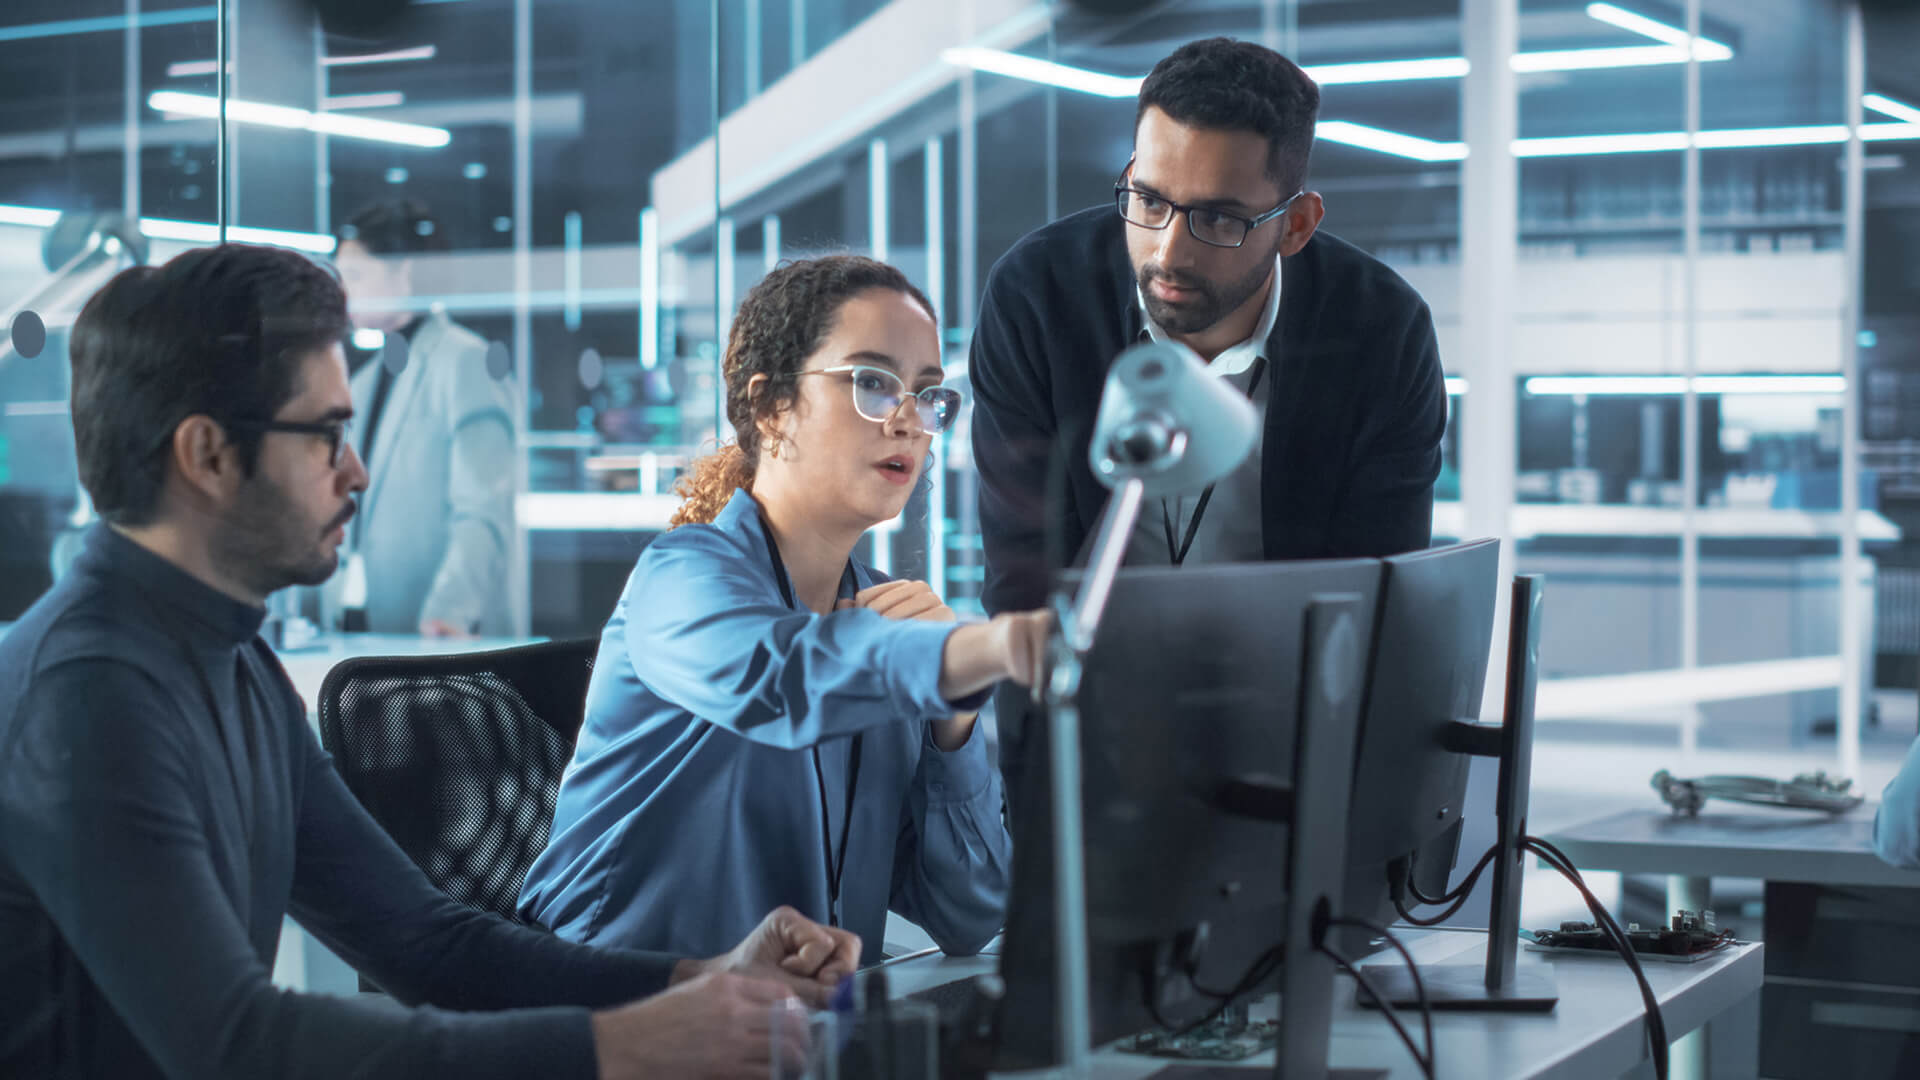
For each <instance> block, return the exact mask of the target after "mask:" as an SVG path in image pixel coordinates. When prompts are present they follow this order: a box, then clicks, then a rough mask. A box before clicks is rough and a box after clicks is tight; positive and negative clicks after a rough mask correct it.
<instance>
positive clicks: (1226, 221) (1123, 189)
mask: <svg viewBox="0 0 1920 1080" xmlns="http://www.w3.org/2000/svg"><path fill="white" fill-rule="evenodd" d="M1132 168H1133V166H1132V165H1131V164H1129V165H1128V166H1127V170H1128V172H1130V171H1131V170H1132ZM1127 175H1128V173H1127V172H1122V173H1121V174H1120V179H1118V180H1115V181H1114V182H1113V199H1114V203H1115V205H1116V206H1117V207H1118V208H1119V210H1120V216H1121V217H1123V218H1126V219H1127V224H1129V225H1138V226H1140V227H1141V228H1143V229H1164V228H1166V227H1167V226H1169V225H1171V224H1173V218H1174V215H1175V214H1185V215H1186V216H1187V230H1188V231H1189V232H1191V233H1193V238H1194V239H1195V240H1198V241H1200V242H1201V243H1203V244H1211V245H1213V246H1214V247H1223V248H1237V247H1239V246H1240V245H1241V244H1244V243H1246V242H1247V234H1248V233H1250V232H1252V231H1253V230H1254V228H1255V227H1256V226H1259V225H1264V224H1266V223H1267V222H1269V221H1272V220H1273V219H1274V218H1277V217H1279V216H1280V215H1281V214H1284V213H1286V212H1287V207H1289V206H1292V205H1293V201H1294V200H1295V199H1298V198H1299V197H1300V196H1302V195H1305V194H1306V193H1307V192H1306V189H1305V188H1302V189H1300V190H1299V191H1296V192H1294V193H1293V194H1292V195H1289V196H1287V198H1286V200H1285V201H1283V202H1282V203H1281V204H1280V205H1279V206H1276V207H1274V208H1273V209H1271V210H1268V211H1267V212H1265V213H1263V214H1258V215H1255V216H1254V217H1250V218H1246V217H1241V216H1240V215H1238V214H1229V213H1227V212H1226V211H1225V210H1217V209H1215V208H1213V207H1211V206H1183V205H1181V204H1180V203H1177V202H1173V201H1170V200H1168V199H1164V198H1161V197H1160V196H1158V195H1155V194H1154V193H1153V192H1151V191H1141V190H1140V189H1139V188H1136V187H1129V186H1127Z"/></svg>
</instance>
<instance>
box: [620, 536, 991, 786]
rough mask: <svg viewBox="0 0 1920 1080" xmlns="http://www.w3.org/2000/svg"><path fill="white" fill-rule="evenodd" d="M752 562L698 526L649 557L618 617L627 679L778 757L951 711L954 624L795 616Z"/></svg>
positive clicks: (657, 545)
mask: <svg viewBox="0 0 1920 1080" xmlns="http://www.w3.org/2000/svg"><path fill="white" fill-rule="evenodd" d="M755 557H756V553H754V552H750V551H748V550H746V549H744V548H742V547H741V546H740V545H739V543H738V542H736V541H735V540H734V539H732V538H730V537H728V536H726V535H725V534H723V533H721V532H720V531H719V530H717V529H714V528H711V527H708V526H699V525H689V526H684V527H682V528H679V529H676V530H674V531H673V532H671V533H668V534H667V535H666V536H663V537H661V538H660V539H658V540H656V541H654V542H653V544H652V545H651V546H650V547H648V548H647V550H646V553H645V554H644V555H642V556H641V558H640V564H639V566H637V567H636V568H635V569H634V574H633V578H632V580H631V581H629V582H628V584H627V590H626V593H625V594H624V595H623V596H622V597H621V598H620V611H618V612H616V618H620V619H622V620H623V621H624V626H623V628H622V637H623V639H624V644H625V646H626V651H627V658H628V660H629V662H630V663H631V664H632V665H633V670H634V674H635V675H636V676H637V677H638V678H639V679H640V681H641V682H643V683H645V684H646V686H647V688H648V689H650V690H651V691H652V692H653V693H655V694H657V695H658V696H659V697H661V698H663V699H664V700H666V701H669V702H672V703H673V704H674V705H677V706H679V707H680V708H682V709H685V710H687V711H688V712H690V713H692V714H693V715H695V716H698V717H700V718H701V719H702V720H706V721H708V722H710V723H713V724H718V725H720V726H721V727H725V728H727V729H729V730H731V731H734V732H736V733H738V734H740V735H742V736H745V737H746V738H748V739H752V740H753V741H755V742H758V743H762V744H765V745H768V746H776V747H781V748H783V749H802V748H805V747H808V746H812V745H814V744H816V743H819V742H821V741H823V740H825V739H828V738H832V737H835V736H841V735H852V734H854V733H855V732H857V731H859V730H861V729H862V728H866V727H873V726H878V725H880V724H884V723H889V722H899V721H902V720H911V719H918V720H927V719H931V718H933V717H937V716H942V715H946V714H950V713H952V712H954V711H956V708H958V706H957V705H956V703H953V702H949V701H946V700H944V699H943V698H941V696H940V689H939V687H940V662H941V654H942V652H943V651H944V650H945V648H946V642H947V637H948V635H950V634H952V633H953V631H954V629H955V628H956V625H957V624H954V623H937V622H916V621H904V622H903V621H898V620H892V619H887V618H885V617H883V616H881V615H877V614H875V613H874V612H871V611H866V610H849V611H836V612H833V613H832V614H828V615H817V614H814V613H812V612H809V611H794V610H792V609H790V608H788V607H787V606H786V605H785V604H784V603H782V602H781V601H780V600H779V598H778V593H777V592H776V591H775V586H774V583H773V571H772V567H771V565H770V564H764V565H761V564H756V562H755ZM759 558H762V559H764V555H763V554H762V555H759Z"/></svg>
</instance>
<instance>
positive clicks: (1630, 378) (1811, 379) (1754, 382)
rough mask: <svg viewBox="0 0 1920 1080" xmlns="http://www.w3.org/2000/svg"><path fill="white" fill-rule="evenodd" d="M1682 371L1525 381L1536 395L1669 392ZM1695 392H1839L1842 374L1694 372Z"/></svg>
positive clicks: (1681, 383) (1683, 382)
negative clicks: (1702, 373)
mask: <svg viewBox="0 0 1920 1080" xmlns="http://www.w3.org/2000/svg"><path fill="white" fill-rule="evenodd" d="M1686 386H1687V378H1686V376H1684V375H1536V376H1534V377H1532V378H1530V379H1528V380H1527V381H1526V383H1525V387H1526V392H1527V393H1529V394H1534V395H1537V396H1543V397H1544V396H1554V395H1561V396H1564V395H1569V394H1584V395H1586V396H1588V397H1599V396H1603V395H1604V396H1614V395H1632V396H1653V397H1658V396H1670V397H1677V396H1679V395H1681V394H1684V393H1686ZM1693 389H1694V392H1695V393H1698V394H1843V393H1846V390H1847V380H1846V376H1844V375H1696V376H1694V377H1693Z"/></svg>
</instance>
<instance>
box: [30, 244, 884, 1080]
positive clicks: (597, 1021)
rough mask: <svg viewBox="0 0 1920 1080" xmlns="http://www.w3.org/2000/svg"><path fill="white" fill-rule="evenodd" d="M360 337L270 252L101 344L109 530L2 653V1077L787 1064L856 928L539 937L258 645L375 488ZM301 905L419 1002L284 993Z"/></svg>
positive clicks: (185, 271) (120, 308)
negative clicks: (397, 809) (809, 1005)
mask: <svg viewBox="0 0 1920 1080" xmlns="http://www.w3.org/2000/svg"><path fill="white" fill-rule="evenodd" d="M347 325H348V324H347V315H346V304H345V298H344V296H343V295H342V293H341V290H340V287H339V285H338V284H337V283H336V282H335V281H334V280H333V278H331V277H330V276H329V275H328V274H327V273H326V272H325V271H323V270H321V269H320V268H319V267H317V266H315V265H314V264H313V263H311V262H309V261H308V260H306V259H305V258H304V257H302V256H300V255H297V254H295V253H292V252H288V251H282V250H278V249H272V248H260V247H248V246H242V245H224V246H221V247H216V248H207V249H202V250H198V251H194V252H190V253H188V254H186V255H182V256H180V257H179V258H177V259H174V260H173V261H172V262H169V263H167V264H166V265H164V266H161V267H158V268H152V267H139V268H135V269H132V270H128V271H126V272H124V273H122V274H121V275H119V276H118V277H116V278H115V279H114V280H113V281H111V282H110V283H108V285H107V286H106V287H105V288H104V289H102V290H101V291H100V293H99V294H97V295H96V296H95V297H94V298H93V299H92V300H91V301H90V302H89V303H88V304H87V307H86V309H85V310H84V311H83V312H82V313H81V315H80V318H79V321H78V322H77V323H76V324H75V327H74V332H73V342H72V349H71V355H72V364H73V400H72V416H73V424H74V435H75V441H76V445H77V448H78V455H79V463H80V474H81V478H82V481H83V482H84V484H85V485H86V487H87V491H88V493H89V495H91V497H92V499H93V503H94V507H95V509H96V510H97V511H98V512H99V514H100V516H101V518H102V519H103V520H104V524H102V525H100V526H97V527H96V528H95V529H94V531H93V532H92V534H91V535H90V536H89V537H88V538H87V544H86V550H85V552H84V553H83V554H82V556H81V557H80V559H79V560H78V561H77V562H76V564H75V565H74V567H73V569H72V571H71V572H70V573H69V574H68V575H67V577H66V578H65V579H63V580H62V581H61V582H60V583H59V584H58V585H57V586H56V587H55V588H54V589H53V590H52V591H51V592H49V593H48V594H47V595H46V596H45V597H43V598H42V599H41V600H40V601H39V602H38V603H36V604H35V605H34V606H33V607H32V608H31V609H29V610H28V612H27V613H26V614H25V615H24V616H23V617H22V618H21V620H20V621H19V622H18V623H17V624H15V625H14V626H13V628H12V629H11V631H10V632H9V633H8V635H7V636H6V637H5V639H4V640H0V1075H7V1076H57V1077H92V1076H102V1077H108V1076H110V1077H116V1078H119V1077H130V1076H133V1077H139V1076H166V1077H173V1078H176V1080H188V1078H192V1080H201V1078H222V1077H255V1076H273V1077H304V1076H312V1077H340V1076H357V1077H384V1076H392V1077H408V1078H413V1077H420V1076H462V1077H509V1076H542V1077H562V1076H565V1077H593V1076H600V1077H605V1078H615V1077H628V1076H641V1075H651V1076H668V1075H670V1076H742V1077H745V1076H765V1075H766V1074H767V1071H768V1062H769V1061H770V1059H771V1056H772V1055H773V1054H775V1053H781V1052H783V1051H786V1050H791V1049H793V1048H794V1045H795V1044H796V1042H797V1040H798V1038H799V1037H800V1034H799V1031H798V1027H797V1024H796V1025H785V1024H777V1023H776V1021H775V1019H774V1018H775V1016H776V1010H777V1008H778V1007H779V1006H780V1005H782V1003H783V1002H785V1001H786V1000H787V999H788V998H789V997H790V996H791V995H793V994H795V993H797V994H799V995H801V996H803V997H806V998H810V999H814V1000H818V999H819V998H820V997H821V996H822V995H823V994H824V993H825V992H826V991H827V990H828V988H830V987H831V986H833V985H834V984H836V983H837V982H838V981H839V979H840V978H841V977H842V976H843V975H844V974H846V973H847V972H849V971H851V970H852V967H853V965H854V964H855V963H856V962H857V959H856V958H857V957H858V956H859V948H860V946H859V942H858V940H857V939H856V938H855V937H854V936H853V935H851V934H847V933H845V932H843V931H837V930H829V929H826V928H823V927H820V926H818V925H816V924H814V923H812V922H809V921H808V920H806V919H804V918H802V917H800V916H799V915H798V914H796V913H794V912H792V911H791V910H785V909H783V910H780V911H776V912H774V913H773V914H772V915H770V916H769V917H768V918H767V920H766V921H765V922H764V923H762V924H761V926H760V927H759V928H758V929H757V930H755V931H754V933H753V934H751V935H750V936H749V937H748V938H747V940H746V941H744V942H742V943H741V944H740V946H739V947H737V948H736V949H734V950H733V951H732V952H730V953H728V954H726V955H725V956H721V957H716V958H713V959H710V960H693V959H683V958H675V957H670V956H664V955H659V954H650V953H638V952H628V951H623V950H597V949H590V948H585V947H580V946H576V945H572V944H569V943H566V942H563V941H560V940H558V939H556V938H553V937H551V936H549V935H546V934H542V933H540V932H538V931H535V930H531V929H528V928H525V927H520V926H515V925H513V924H511V923H508V922H506V921H505V920H502V919H499V918H497V917H494V916H491V915H488V914H484V913H481V912H478V911H475V910H473V909H470V908H467V907H464V906H463V905H461V904H458V903H456V902H454V901H453V900H451V899H449V898H447V897H446V896H445V895H444V894H442V893H440V892H439V891H437V890H436V889H434V888H433V886H432V885H431V884H430V883H429V882H428V881H427V879H426V878H425V876H424V875H423V874H421V872H420V871H419V870H418V869H417V868H416V867H415V866H414V865H413V864H412V863H411V862H410V861H409V860H408V859H407V858H406V856H405V855H404V854H403V853H402V852H401V851H400V849H399V848H398V847H397V846H396V845H395V844H394V843H393V842H392V840H391V839H389V838H388V837H387V836H386V834H385V833H384V832H382V831H381V830H380V828H379V826H378V825H376V824H375V823H374V821H373V820H372V819H371V818H370V817H369V816H367V814H366V813H365V811H364V810H363V809H362V808H361V807H360V805H359V804H358V803H357V802H356V801H355V800H354V798H353V796H352V795H351V794H349V793H348V792H347V790H346V788H345V786H344V785H343V784H342V783H341V781H340V778H339V776H338V774H337V773H336V772H335V771H334V770H333V768H332V766H331V764H330V762H329V759H328V758H327V756H326V754H325V753H324V752H323V751H321V749H320V747H319V745H318V744H317V743H316V741H315V739H314V736H313V733H312V731H311V729H310V728H309V727H308V726H307V722H306V715H305V708H304V706H303V705H302V703H301V701H300V699H299V697H298V695H297V694H296V693H295V692H294V689H293V686H292V684H291V683H290V682H289V681H288V679H287V676H286V673H285V672H284V670H282V668H281V667H280V664H279V662H278V660H277V659H276V658H275V657H274V655H273V653H272V652H271V651H270V650H269V649H268V648H267V646H266V644H265V642H264V641H263V640H262V639H261V638H260V637H259V636H258V630H259V627H260V624H261V622H262V620H263V618H264V615H265V611H264V602H265V600H266V597H267V596H268V595H269V594H270V593H272V592H274V591H275V590H277V589H280V588H284V587H286V586H288V585H295V584H304V585H312V584H317V583H319V582H321V581H323V580H325V579H326V577H327V576H328V575H329V574H331V573H332V572H333V570H334V568H335V564H336V562H337V549H338V547H339V545H340V543H341V541H342V539H343V536H344V529H345V527H346V524H347V522H348V521H349V520H350V519H351V518H352V516H353V513H354V502H353V496H354V495H355V494H356V493H357V492H359V491H361V490H364V488H365V486H366V482H367V474H366V470H365V469H364V468H363V467H362V466H361V463H360V460H359V458H358V456H357V455H356V454H355V452H354V448H353V443H352V438H351V434H350V428H349V421H350V420H351V419H352V415H353V409H352V403H351V397H350V395H349V393H348V388H347V375H346V366H345V361H344V357H343V355H342V351H341V346H340V338H341V336H342V334H343V333H344V332H345V330H346V328H347ZM690 902H698V900H697V898H690ZM288 913H290V914H292V915H293V917H294V918H295V919H297V920H299V922H300V923H301V925H302V926H304V927H305V928H306V929H307V930H308V931H309V932H311V933H313V934H314V935H315V936H316V937H318V938H319V939H320V940H321V941H323V942H325V943H326V944H327V945H328V946H329V947H330V948H332V949H333V950H334V951H335V952H337V953H339V954H340V955H341V956H342V957H344V958H345V959H346V960H347V961H348V962H349V963H350V964H352V965H353V966H354V967H355V968H357V969H358V970H360V971H361V972H363V973H364V974H366V975H367V976H369V977H370V978H372V979H373V980H374V981H375V982H377V983H379V984H380V985H381V986H382V987H384V988H386V989H387V990H388V991H389V992H390V993H391V994H392V995H393V997H394V998H396V999H397V1000H398V1001H399V1002H401V1003H403V1004H404V1006H405V1007H401V1006H396V1005H395V1004H394V1003H393V1002H391V1001H387V1000H384V999H379V998H371V997H369V998H338V997H323V996H315V995H306V994H298V993H292V992H288V991H285V990H282V989H279V988H277V987H275V986H274V985H273V984H272V982H271V979H270V975H271V967H272V961H273V957H274V954H275V950H276V947H277V943H278V939H279V934H280V928H281V920H282V918H283V916H284V915H285V914H288ZM650 994H651V995H655V996H653V997H647V995H650ZM642 998H645V1000H638V999H642Z"/></svg>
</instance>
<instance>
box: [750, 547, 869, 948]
mask: <svg viewBox="0 0 1920 1080" xmlns="http://www.w3.org/2000/svg"><path fill="white" fill-rule="evenodd" d="M760 531H761V532H762V533H764V534H765V535H766V537H767V554H768V556H769V557H770V559H771V560H772V562H773V580H774V583H775V584H776V585H779V586H780V599H782V600H785V601H786V602H787V607H789V608H792V609H793V610H796V611H797V610H799V608H800V605H799V604H797V603H795V602H794V598H793V580H792V579H791V578H789V577H787V564H786V562H785V561H784V560H782V559H781V558H780V545H779V543H777V542H776V541H775V540H774V538H773V530H772V529H770V528H768V527H767V519H766V518H761V519H760ZM848 565H849V566H851V565H852V564H851V563H849V564H848ZM865 738H866V736H864V735H855V736H854V737H853V748H852V750H850V751H849V752H848V756H847V803H846V808H845V811H844V812H843V813H842V815H841V818H840V857H839V858H838V859H835V858H834V857H833V827H832V826H831V825H829V824H828V823H827V773H826V770H825V769H823V768H822V767H821V765H820V748H819V747H818V746H815V747H814V748H813V778H814V779H815V780H816V781H818V782H819V785H820V787H819V790H820V848H821V852H822V854H823V855H824V856H825V858H826V864H827V924H828V925H829V926H839V925H840V879H841V877H842V875H844V874H845V873H846V869H847V837H848V834H850V833H851V832H852V831H853V793H854V790H855V789H856V788H858V787H859V786H860V744H861V741H862V740H863V739H865Z"/></svg>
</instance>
